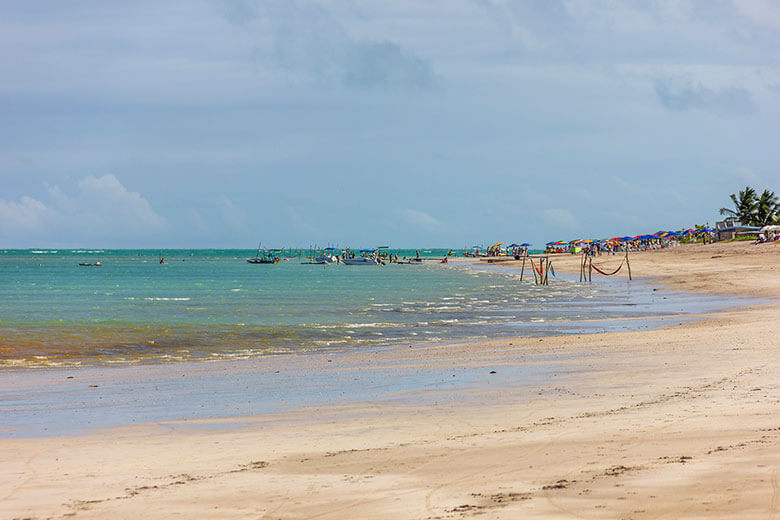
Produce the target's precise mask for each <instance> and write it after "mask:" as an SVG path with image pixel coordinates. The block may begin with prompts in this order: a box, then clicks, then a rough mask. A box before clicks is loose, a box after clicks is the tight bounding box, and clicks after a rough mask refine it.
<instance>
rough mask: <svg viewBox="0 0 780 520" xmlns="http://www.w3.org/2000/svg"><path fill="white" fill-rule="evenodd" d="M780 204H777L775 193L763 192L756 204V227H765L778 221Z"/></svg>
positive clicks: (779, 218)
mask: <svg viewBox="0 0 780 520" xmlns="http://www.w3.org/2000/svg"><path fill="white" fill-rule="evenodd" d="M778 213H780V204H778V200H777V195H775V192H773V191H769V190H764V192H763V193H762V194H761V196H760V197H759V198H758V201H757V202H756V218H755V221H754V222H755V225H756V226H767V225H769V224H776V223H777V222H778V221H780V216H778Z"/></svg>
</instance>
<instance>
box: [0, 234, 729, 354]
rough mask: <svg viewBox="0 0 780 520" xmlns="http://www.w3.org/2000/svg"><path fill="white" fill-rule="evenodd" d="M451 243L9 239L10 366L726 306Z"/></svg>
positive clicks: (615, 323)
mask: <svg viewBox="0 0 780 520" xmlns="http://www.w3.org/2000/svg"><path fill="white" fill-rule="evenodd" d="M447 251H448V250H446V249H439V250H425V249H422V250H420V252H421V254H422V256H424V257H427V258H428V260H426V261H425V262H423V263H422V265H394V264H390V265H386V266H345V265H305V264H302V260H303V261H305V259H301V258H291V259H288V260H285V261H283V262H281V263H279V264H259V265H253V264H249V263H247V262H246V259H247V258H249V257H253V256H254V255H255V251H254V250H213V249H209V250H203V249H201V250H174V251H162V252H159V251H157V250H154V251H151V250H142V251H139V250H71V249H68V250H6V251H2V250H0V338H1V339H0V368H2V369H20V368H42V367H75V366H94V365H113V364H120V365H121V364H140V363H151V364H160V363H175V362H184V361H201V360H202V361H207V360H220V361H225V360H235V359H248V358H254V357H258V356H269V355H279V354H290V353H292V354H305V353H306V352H311V351H319V350H325V349H331V350H343V349H366V348H377V347H384V346H388V345H397V344H406V343H408V344H420V343H427V342H442V341H444V342H446V341H465V340H472V339H480V338H494V337H502V336H518V335H520V336H546V335H553V334H580V333H588V332H603V331H609V330H625V329H636V328H646V327H650V326H654V324H656V323H660V321H662V320H663V319H664V317H668V316H676V315H679V314H686V313H696V312H702V311H706V310H712V309H713V308H716V307H718V305H720V306H722V303H720V304H719V303H718V301H716V300H715V299H708V298H707V297H705V296H693V295H682V294H677V295H670V294H669V293H664V295H663V296H661V295H659V293H657V292H655V291H653V290H652V289H651V288H650V287H649V286H648V285H647V284H642V283H641V282H632V283H628V282H627V281H626V280H625V279H618V280H609V281H606V280H605V281H604V282H603V283H598V284H596V283H594V284H584V283H578V282H577V280H575V279H573V278H571V277H569V278H566V277H562V276H561V275H560V274H559V275H558V278H552V279H551V282H550V285H549V286H537V285H535V284H534V280H533V276H531V275H530V273H528V272H526V274H525V278H524V280H523V281H521V280H520V276H519V272H518V271H517V270H516V269H506V268H500V267H487V266H479V267H474V266H473V265H471V264H470V263H467V262H451V263H449V264H441V263H439V261H438V259H440V258H442V257H443V256H445V255H446V253H447ZM392 252H394V253H396V252H397V253H398V254H399V257H403V256H414V255H415V250H402V251H395V250H392ZM160 254H162V256H164V258H165V263H164V264H160V263H159V256H160ZM98 261H99V262H101V263H102V265H101V266H99V267H85V266H79V263H95V262H98ZM637 318H642V319H639V320H638V319H637ZM659 320H660V321H659ZM678 321H679V320H678Z"/></svg>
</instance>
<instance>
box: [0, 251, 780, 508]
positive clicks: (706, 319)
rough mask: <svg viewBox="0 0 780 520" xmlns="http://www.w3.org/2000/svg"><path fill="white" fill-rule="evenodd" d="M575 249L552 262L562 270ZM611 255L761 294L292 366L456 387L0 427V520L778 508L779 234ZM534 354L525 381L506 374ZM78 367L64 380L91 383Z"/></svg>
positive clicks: (728, 292)
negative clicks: (181, 415)
mask: <svg viewBox="0 0 780 520" xmlns="http://www.w3.org/2000/svg"><path fill="white" fill-rule="evenodd" d="M579 260H580V257H578V256H570V255H559V256H556V257H555V258H554V260H553V263H554V267H555V269H556V271H559V272H568V273H574V274H575V275H576V273H577V272H578V269H579V263H578V262H579ZM619 261H620V257H619V256H602V257H597V258H596V259H595V260H594V262H595V263H596V264H597V265H600V266H603V267H604V268H614V267H615V266H616V265H617V264H618V263H619ZM630 261H631V268H632V271H633V274H634V276H635V277H652V278H654V282H653V283H654V284H655V285H654V287H655V288H656V289H657V291H659V292H660V293H663V291H668V290H676V291H680V290H682V291H698V292H705V293H709V294H717V295H719V296H720V297H722V298H723V299H726V300H730V299H735V298H736V297H737V296H747V297H749V298H754V299H761V301H760V302H757V303H749V304H747V305H743V306H740V307H738V308H733V309H731V310H727V311H723V312H718V313H713V314H711V315H707V316H702V317H701V318H700V319H698V320H695V321H691V322H688V321H686V322H684V323H681V324H674V326H672V327H669V328H664V329H661V330H647V331H639V332H615V333H605V334H592V335H580V336H577V335H571V336H561V337H553V338H542V339H540V338H525V339H524V338H514V339H512V338H510V339H507V338H502V339H501V340H494V341H485V342H480V343H474V344H457V345H432V346H425V347H415V348H407V347H406V346H400V347H398V348H393V349H386V350H378V351H371V352H353V353H341V354H338V355H327V354H313V355H311V356H307V358H306V359H305V360H300V359H298V360H296V361H295V363H297V365H296V366H297V367H298V369H300V370H305V371H310V373H312V374H316V375H318V376H322V375H323V374H325V375H327V374H328V373H338V374H340V375H341V376H344V375H345V374H346V375H349V374H355V375H356V377H357V376H359V375H361V374H366V373H370V372H371V371H372V370H376V369H378V368H379V367H381V368H382V370H387V369H395V370H397V371H398V373H399V374H402V373H409V372H413V371H414V370H417V369H420V368H421V367H431V366H436V367H438V368H439V369H441V370H442V371H447V372H451V373H452V375H451V377H453V378H457V377H459V374H461V373H463V372H464V371H470V373H474V371H476V372H477V373H479V374H482V377H481V379H480V382H479V383H478V384H473V385H469V386H467V387H465V388H463V387H456V388H454V389H448V388H447V387H442V388H432V389H431V390H430V391H427V392H421V393H419V395H411V396H410V395H399V396H397V399H394V400H390V401H387V400H385V401H382V402H373V401H372V400H370V399H367V400H366V401H363V402H358V403H345V404H340V405H337V406H336V405H333V406H326V407H317V408H311V407H309V408H299V409H296V410H293V411H285V412H279V413H264V414H258V415H255V416H253V417H241V418H231V417H230V413H229V411H228V412H226V414H225V418H224V419H220V420H180V421H166V422H156V423H149V424H135V425H127V426H122V427H117V428H110V429H103V430H96V431H89V432H87V433H82V434H78V435H72V436H48V437H38V438H18V439H17V438H13V439H11V438H5V439H0V462H1V464H2V471H0V518H9V519H11V518H35V519H39V518H40V519H43V518H56V519H59V518H79V519H81V518H83V519H91V518H128V519H129V518H179V517H181V518H231V519H233V518H247V519H260V518H267V519H304V518H321V519H344V518H383V519H384V518H386V519H448V518H455V519H457V518H470V517H472V516H475V517H479V518H507V519H509V518H632V519H643V518H661V517H663V518H745V519H750V518H761V519H766V518H780V415H778V411H779V410H780V378H778V376H777V374H779V373H780V355H778V354H779V353H780V342H778V332H777V328H778V321H777V316H778V315H779V314H778V312H779V311H780V300H778V298H780V246H778V245H772V244H765V245H752V244H748V243H729V244H709V245H700V244H699V245H691V246H680V247H677V248H670V249H665V250H659V251H649V252H644V253H632V254H631V257H630ZM617 276H625V272H621V273H620V274H619V275H617ZM600 280H602V277H601V276H598V277H597V276H596V275H594V278H593V283H594V284H597V283H600ZM552 283H554V282H552ZM540 359H544V363H545V364H546V366H547V367H548V368H550V372H549V374H548V377H546V378H545V380H542V381H539V380H532V381H530V382H527V383H522V382H520V381H518V380H517V378H515V377H511V376H510V375H511V374H513V373H514V371H515V370H516V369H517V367H523V366H527V367H531V366H532V365H534V364H538V363H541V361H540ZM263 363H269V364H271V365H267V366H261V365H263ZM280 363H284V360H280V359H279V358H276V359H273V360H268V361H261V362H258V367H259V368H257V370H258V371H259V372H262V371H268V370H269V367H271V368H273V366H277V365H274V364H280ZM272 365H273V366H272ZM124 370H126V371H127V372H126V374H129V376H128V377H130V378H132V377H133V372H132V371H139V373H140V371H143V370H144V369H143V368H141V367H136V368H132V367H131V368H126V369H124ZM159 370H161V371H163V370H164V371H175V370H180V369H177V368H176V367H175V366H169V367H167V368H165V369H159ZM199 370H209V367H208V364H201V368H199ZM271 372H273V371H271ZM87 374H90V375H89V376H86V375H85V376H83V377H81V378H80V384H82V385H84V386H89V385H90V384H102V382H101V383H98V382H97V381H92V380H91V379H90V378H98V377H99V371H93V372H88V373H87ZM46 377H47V376H46V372H43V373H42V375H39V376H36V378H35V382H34V384H36V385H46V384H49V383H51V381H47V380H46ZM52 377H54V376H52ZM181 377H183V378H187V377H189V375H188V374H186V373H185V374H182V376H181ZM101 388H102V387H97V388H96V390H97V391H99V390H100V389H101ZM161 405H164V403H163V404H161ZM12 426H13V425H8V424H0V429H4V428H10V427H12Z"/></svg>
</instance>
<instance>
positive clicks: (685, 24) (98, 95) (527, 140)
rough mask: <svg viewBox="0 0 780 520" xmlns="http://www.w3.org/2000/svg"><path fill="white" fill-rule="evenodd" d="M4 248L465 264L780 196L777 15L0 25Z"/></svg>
mask: <svg viewBox="0 0 780 520" xmlns="http://www.w3.org/2000/svg"><path fill="white" fill-rule="evenodd" d="M0 48H1V49H2V52H0V79H1V80H2V81H0V121H1V122H2V124H0V247H131V248H132V247H143V246H147V247H171V248H172V247H246V248H252V247H254V246H255V245H256V244H257V242H258V241H261V240H262V242H263V244H265V245H268V246H282V245H284V246H308V245H310V244H326V243H337V244H338V245H341V246H347V245H352V246H370V245H377V244H380V243H381V244H390V245H391V246H394V247H415V246H418V247H422V246H429V247H430V246H446V247H462V246H463V245H466V244H468V245H471V244H473V243H487V242H491V241H493V240H495V241H499V240H500V241H529V242H532V243H534V244H537V245H541V244H542V243H544V242H546V241H548V240H555V239H571V238H577V237H582V238H586V237H591V238H596V237H603V236H616V235H623V234H638V233H647V232H654V231H657V230H659V229H671V228H680V227H683V226H686V227H687V226H691V225H693V224H696V223H705V222H707V221H709V222H710V223H711V224H712V223H714V221H715V220H717V218H718V212H717V210H718V208H720V207H722V206H725V205H728V203H729V200H728V195H729V194H730V193H733V192H736V191H737V190H739V189H740V188H742V187H744V186H745V185H746V184H747V185H751V186H755V187H756V188H758V189H763V188H764V187H768V188H770V189H773V190H776V191H778V192H780V151H779V150H778V145H779V144H780V141H778V136H780V132H778V125H779V122H780V4H778V3H777V2H775V1H773V0H690V1H687V0H658V1H649V0H637V1H617V0H570V1H567V0H536V1H532V0H525V1H520V0H518V1H514V0H427V1H423V0H415V1H411V0H393V1H392V2H389V1H379V0H370V1H369V0H319V1H317V0H308V1H297V0H278V1H277V0H168V1H165V2H159V1H157V0H154V1H148V2H147V1H143V0H138V1H134V2H125V1H122V2H118V1H117V2H115V1H109V0H94V1H80V0H72V1H68V2H62V1H60V0H49V1H46V0H40V1H35V2H21V1H20V2H11V1H8V2H2V3H0Z"/></svg>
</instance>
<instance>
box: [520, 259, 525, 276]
mask: <svg viewBox="0 0 780 520" xmlns="http://www.w3.org/2000/svg"><path fill="white" fill-rule="evenodd" d="M523 271H525V256H524V257H523V266H522V267H521V268H520V281H521V282H522V281H523Z"/></svg>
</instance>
